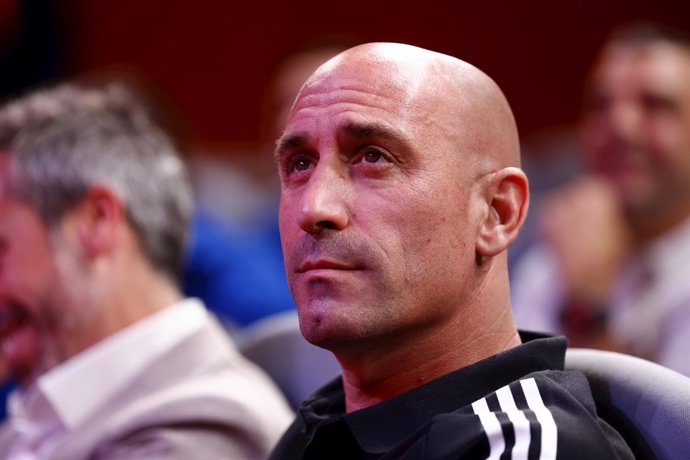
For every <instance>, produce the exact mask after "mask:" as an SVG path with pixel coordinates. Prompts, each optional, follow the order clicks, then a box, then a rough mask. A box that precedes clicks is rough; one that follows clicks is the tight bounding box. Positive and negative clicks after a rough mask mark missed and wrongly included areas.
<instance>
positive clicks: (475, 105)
mask: <svg viewBox="0 0 690 460" xmlns="http://www.w3.org/2000/svg"><path fill="white" fill-rule="evenodd" d="M276 156H277V161H278V165H279V169H280V176H281V187H282V193H281V201H280V230H281V238H282V243H283V251H284V253H285V265H286V270H287V276H288V281H289V284H290V288H291V291H292V294H293V296H294V298H295V301H296V304H297V307H298V312H299V316H300V327H301V330H302V333H303V334H304V336H305V337H306V338H307V340H309V341H310V342H312V343H314V344H316V345H318V346H321V347H324V348H327V349H329V350H331V351H332V352H333V353H334V354H335V356H336V357H337V359H338V361H339V362H340V364H341V366H342V370H343V373H342V378H338V379H337V380H335V381H333V382H331V383H330V384H328V385H327V386H325V387H324V388H322V389H320V390H319V391H317V392H316V393H315V394H314V395H312V396H310V397H309V398H308V399H307V400H306V401H305V402H304V404H303V407H302V409H301V411H300V415H299V416H298V417H297V419H296V420H295V422H294V424H293V425H292V427H291V428H290V430H289V431H288V432H287V433H286V434H285V436H284V437H283V439H282V441H281V442H280V444H279V445H278V447H277V448H276V450H275V451H274V452H273V454H272V458H273V459H297V458H313V459H324V458H336V457H337V458H347V459H370V458H395V459H398V458H405V459H413V458H425V459H426V458H453V459H456V458H488V457H490V458H499V456H501V455H504V454H505V455H508V456H510V455H511V453H512V456H513V457H512V458H632V454H631V453H630V452H629V450H628V449H627V447H626V446H625V444H624V442H623V441H622V439H621V438H620V436H619V435H618V434H617V433H616V432H615V431H614V430H613V429H612V428H611V427H610V426H609V425H607V424H606V423H605V422H603V421H602V420H600V419H599V418H598V417H597V415H596V411H595V408H594V403H593V401H592V397H591V393H590V390H589V387H588V384H587V382H586V380H585V378H584V377H583V376H582V375H580V374H577V373H573V372H564V371H563V370H562V369H563V360H564V353H565V348H566V343H565V340H564V339H562V338H540V339H533V338H531V337H526V336H520V334H519V333H518V331H517V329H516V327H515V324H514V322H513V319H512V315H511V307H510V301H509V288H508V274H507V260H506V248H507V247H508V246H509V245H510V243H511V242H512V241H513V240H514V239H515V237H516V235H517V233H518V230H519V229H520V226H521V225H522V222H523V220H524V217H525V213H526V211H527V203H528V185H527V179H526V177H525V175H524V173H523V172H522V171H521V170H520V169H519V148H518V134H517V129H516V126H515V121H514V119H513V116H512V113H511V110H510V107H509V105H508V103H507V101H506V100H505V98H504V96H503V94H502V93H501V91H500V89H499V88H498V87H497V86H496V84H495V83H494V82H493V81H492V80H491V79H490V78H489V77H487V76H486V75H485V74H484V73H482V72H481V71H479V70H478V69H476V68H475V67H473V66H471V65H469V64H467V63H465V62H462V61H460V60H458V59H455V58H453V57H450V56H445V55H441V54H438V53H434V52H431V51H427V50H423V49H420V48H415V47H412V46H408V45H400V44H390V43H375V44H367V45H361V46H358V47H355V48H352V49H350V50H347V51H345V52H343V53H341V54H339V55H338V56H336V57H334V58H333V59H331V60H330V61H328V62H327V63H325V64H324V65H323V66H321V67H320V68H319V69H317V70H316V72H315V73H314V74H313V75H312V76H311V77H310V78H309V79H308V80H307V82H306V83H305V84H304V86H303V87H302V89H301V91H300V93H299V95H298V96H297V100H296V101H295V103H294V106H293V108H292V110H291V112H290V115H289V118H288V122H287V127H286V129H285V131H284V133H283V135H282V137H281V138H280V140H279V143H278V147H277V152H276ZM583 456H585V457H583ZM501 458H503V457H501ZM509 458H511V457H509Z"/></svg>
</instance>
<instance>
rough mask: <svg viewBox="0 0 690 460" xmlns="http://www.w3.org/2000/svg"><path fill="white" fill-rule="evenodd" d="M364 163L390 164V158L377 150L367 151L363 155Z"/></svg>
mask: <svg viewBox="0 0 690 460" xmlns="http://www.w3.org/2000/svg"><path fill="white" fill-rule="evenodd" d="M362 161H363V162H365V163H371V164H373V163H382V162H386V163H387V162H388V158H387V157H386V155H384V154H383V153H382V152H380V151H379V150H376V149H367V150H365V151H364V153H363V154H362Z"/></svg>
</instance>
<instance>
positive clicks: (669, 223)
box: [512, 23, 690, 375]
mask: <svg viewBox="0 0 690 460" xmlns="http://www.w3.org/2000/svg"><path fill="white" fill-rule="evenodd" d="M579 128H580V137H581V145H582V159H583V163H584V165H585V169H586V170H587V171H588V173H587V174H584V175H582V176H581V177H578V178H577V179H576V180H574V181H572V182H570V183H568V184H566V185H565V186H563V187H562V188H561V189H559V190H556V191H555V192H553V193H552V194H551V195H550V196H548V197H547V198H546V199H545V200H544V204H543V206H542V207H541V208H540V209H538V210H537V212H538V214H539V216H538V221H539V223H540V232H541V236H542V237H543V240H542V241H541V242H539V243H538V244H536V245H534V246H533V247H532V248H531V249H529V250H528V251H527V252H526V254H525V255H524V256H523V257H522V258H521V259H520V260H519V261H518V262H517V263H516V264H515V268H514V271H513V275H514V276H513V278H512V299H513V306H514V309H515V315H516V321H517V323H518V325H519V326H520V327H523V328H530V329H536V330H543V331H549V332H565V333H566V334H567V335H568V337H569V339H570V341H571V345H573V346H581V347H594V348H603V349H611V350H618V351H623V352H627V353H632V354H635V355H639V356H641V357H644V358H647V359H650V360H654V361H657V362H659V363H661V364H663V365H666V366H668V367H670V368H672V369H675V370H677V371H680V372H682V373H685V374H686V375H690V356H689V355H688V350H690V283H688V281H687V274H688V273H690V37H689V36H688V35H687V34H686V33H684V32H681V31H678V30H675V29H670V28H667V27H664V26H660V25H653V24H646V23H645V24H643V23H635V24H630V25H628V26H626V27H623V28H620V29H618V30H616V31H614V33H612V35H611V36H610V38H609V39H608V41H607V42H606V44H605V45H604V46H603V48H602V50H601V52H600V55H599V58H598V60H597V62H596V64H595V66H594V68H593V70H592V73H591V76H590V79H589V81H588V89H587V92H586V97H585V104H584V109H583V114H582V119H581V123H580V127H579Z"/></svg>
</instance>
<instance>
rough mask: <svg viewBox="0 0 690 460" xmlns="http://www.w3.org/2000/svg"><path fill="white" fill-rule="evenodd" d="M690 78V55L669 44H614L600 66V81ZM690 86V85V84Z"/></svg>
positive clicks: (652, 80)
mask: <svg viewBox="0 0 690 460" xmlns="http://www.w3.org/2000/svg"><path fill="white" fill-rule="evenodd" d="M689 74H690V51H689V50H686V49H683V48H680V47H678V46H676V45H673V44H670V43H665V42H653V43H646V44H632V45H630V44H615V43H614V44H611V45H609V46H608V47H607V48H606V49H605V51H604V53H603V55H602V59H601V60H600V63H599V65H598V66H597V69H596V72H595V75H596V76H597V77H598V78H597V80H599V81H602V80H603V81H605V80H607V79H609V80H613V79H616V78H637V79H639V80H644V79H647V80H649V81H650V82H651V83H654V82H656V81H659V82H663V81H665V80H671V79H678V78H683V79H684V80H687V77H688V76H689ZM688 84H690V81H688Z"/></svg>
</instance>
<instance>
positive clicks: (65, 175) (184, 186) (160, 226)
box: [0, 84, 192, 279]
mask: <svg viewBox="0 0 690 460" xmlns="http://www.w3.org/2000/svg"><path fill="white" fill-rule="evenodd" d="M0 149H2V150H6V151H7V152H8V153H9V155H10V168H11V170H12V174H11V181H12V182H11V184H10V191H11V193H12V194H13V195H14V196H16V197H18V198H20V199H23V200H24V201H26V202H28V203H29V204H31V205H32V206H33V207H34V208H35V209H36V210H37V212H38V214H39V215H40V216H41V217H42V219H43V220H44V222H45V223H46V225H47V226H48V227H49V228H52V227H54V226H55V224H56V223H57V222H58V221H59V220H60V219H61V218H62V217H63V216H64V214H65V213H66V212H67V211H69V210H70V209H72V208H73V207H74V206H75V205H77V204H78V203H79V201H80V200H81V199H82V198H83V197H84V196H85V194H86V192H87V191H88V189H89V188H91V187H93V186H96V185H102V186H105V187H108V188H109V189H111V190H113V191H114V192H115V193H116V194H117V195H118V197H119V198H120V199H121V200H122V203H123V206H124V209H125V212H126V215H127V218H128V221H129V223H130V224H131V225H132V227H133V229H134V231H135V232H136V234H137V236H138V238H139V243H140V246H141V248H142V251H143V253H144V255H145V257H146V258H147V259H148V260H149V262H150V263H151V264H152V266H153V267H154V268H156V269H158V270H159V271H161V272H162V273H163V274H165V275H168V276H170V277H171V278H172V279H176V278H177V276H178V273H179V270H180V267H181V263H182V258H183V252H184V246H185V241H186V237H187V231H188V225H189V219H190V213H191V208H192V198H191V187H190V185H189V181H188V177H187V171H186V168H185V165H184V162H183V161H182V158H181V156H180V154H179V152H178V150H177V148H176V147H175V145H174V143H173V142H172V141H171V139H170V138H169V137H168V136H167V135H166V134H165V133H164V132H163V131H162V130H161V129H160V128H158V127H157V126H156V125H155V124H154V123H153V121H152V120H151V118H150V117H149V116H148V114H147V113H146V111H145V110H144V108H143V106H142V105H141V104H139V103H137V101H136V100H135V99H134V97H133V95H132V94H130V93H129V92H128V91H127V90H125V89H124V87H122V86H120V85H114V84H111V85H109V86H107V87H104V88H101V89H87V88H80V87H77V86H75V85H72V84H63V85H60V86H57V87H55V88H51V89H44V90H40V91H36V92H33V93H30V94H29V95H27V96H25V97H23V98H20V99H17V100H15V101H13V102H10V103H8V104H5V106H4V107H2V108H1V109H0Z"/></svg>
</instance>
